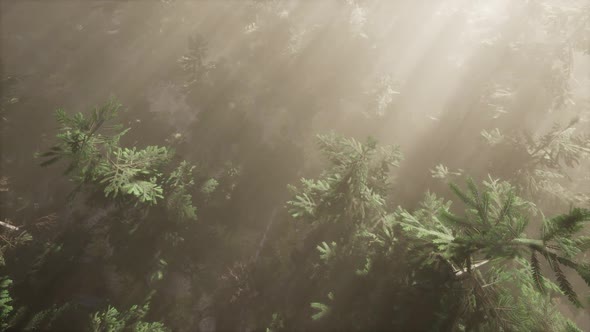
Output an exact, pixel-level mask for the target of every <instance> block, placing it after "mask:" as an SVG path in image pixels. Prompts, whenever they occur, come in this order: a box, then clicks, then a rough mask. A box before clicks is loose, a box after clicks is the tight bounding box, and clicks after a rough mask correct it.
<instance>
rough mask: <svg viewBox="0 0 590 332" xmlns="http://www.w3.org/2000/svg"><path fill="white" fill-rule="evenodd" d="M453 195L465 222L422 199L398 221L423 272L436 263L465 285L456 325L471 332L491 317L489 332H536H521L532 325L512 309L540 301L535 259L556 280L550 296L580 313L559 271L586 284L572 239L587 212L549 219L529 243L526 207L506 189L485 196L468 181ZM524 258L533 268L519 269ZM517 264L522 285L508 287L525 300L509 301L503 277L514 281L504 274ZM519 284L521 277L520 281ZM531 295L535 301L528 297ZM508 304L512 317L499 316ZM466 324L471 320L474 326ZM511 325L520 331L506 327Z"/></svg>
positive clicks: (543, 283) (498, 186)
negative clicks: (555, 293)
mask: <svg viewBox="0 0 590 332" xmlns="http://www.w3.org/2000/svg"><path fill="white" fill-rule="evenodd" d="M451 190H452V191H453V192H454V193H455V195H456V196H457V197H458V198H459V199H460V201H461V202H462V203H463V204H464V205H465V207H466V209H465V212H464V214H463V215H456V214H454V213H452V212H451V211H450V205H449V204H444V203H443V201H442V200H437V199H435V198H434V197H432V195H427V197H426V200H425V202H424V203H423V207H422V208H421V209H419V210H418V211H416V212H414V213H409V212H407V211H405V210H403V209H400V211H399V212H398V213H397V214H398V216H399V217H398V220H399V224H400V226H401V227H402V229H403V230H404V231H405V234H407V235H409V236H411V237H412V239H413V241H417V242H416V243H415V244H413V245H414V246H416V247H419V248H420V251H418V252H419V253H420V256H421V257H422V262H423V264H426V265H430V264H433V263H434V262H435V261H436V259H435V258H437V257H440V258H443V259H444V260H445V261H446V264H447V266H448V267H449V269H450V270H451V271H453V274H454V276H455V280H456V281H455V282H458V283H460V284H462V285H463V289H464V291H463V292H462V295H461V297H462V299H463V300H462V303H463V308H464V309H462V311H463V312H464V314H463V315H462V316H461V317H465V318H463V319H464V321H465V324H467V325H466V326H471V328H474V327H473V326H474V325H473V324H476V323H475V320H476V318H475V317H479V319H481V318H482V317H488V318H493V322H494V323H495V324H500V325H498V326H496V327H488V328H490V329H492V330H505V331H507V330H514V329H515V330H518V331H520V330H526V331H534V330H535V329H534V328H523V329H521V328H520V327H522V324H526V323H527V322H529V323H530V322H531V321H530V320H529V319H524V318H522V317H521V316H519V315H526V314H527V312H528V311H529V310H528V309H525V308H520V309H518V308H516V307H518V306H522V305H524V304H523V303H526V301H527V300H526V299H527V298H531V297H533V295H534V297H533V298H538V297H539V296H541V295H537V293H539V294H542V293H543V292H544V291H545V289H547V288H548V286H547V285H548V281H547V279H545V277H543V275H542V272H541V267H540V266H541V265H540V262H539V259H538V258H539V256H542V257H544V258H545V259H546V261H547V262H548V263H549V266H550V267H551V269H552V270H553V272H554V275H555V279H556V281H557V286H555V287H553V286H552V287H550V288H552V289H553V290H555V291H558V292H560V293H563V294H564V295H566V296H567V297H568V298H569V299H570V301H571V302H572V303H573V304H574V305H577V306H580V305H581V303H580V301H579V300H578V298H577V295H576V293H575V291H574V290H573V288H572V286H571V284H570V283H569V281H568V279H567V277H566V275H565V274H564V272H563V271H562V269H561V266H566V267H569V268H571V269H573V270H575V271H576V272H578V274H579V275H580V276H581V277H582V278H584V279H586V278H587V266H586V264H581V263H576V262H575V261H574V257H576V256H577V255H578V254H580V253H582V248H581V247H580V246H579V244H580V243H583V241H582V242H580V241H576V240H575V239H574V236H575V235H577V233H578V232H579V231H580V230H581V229H582V227H581V225H582V224H583V223H584V222H586V221H588V220H590V215H589V211H587V210H584V209H573V210H572V211H571V212H570V213H569V214H566V215H560V216H556V217H554V218H551V219H548V220H546V224H547V225H546V226H545V231H544V235H543V236H542V238H541V239H532V238H529V237H527V236H526V235H525V233H524V231H525V228H526V226H527V225H528V221H529V214H530V211H531V204H530V203H528V202H526V201H524V200H522V199H521V198H519V197H518V196H516V195H515V193H514V191H515V189H514V188H513V187H512V186H510V185H509V184H508V183H506V182H499V181H497V180H490V181H489V182H484V190H483V191H482V190H480V189H479V188H477V186H476V185H475V183H474V182H473V181H472V180H471V179H468V180H467V191H463V190H461V189H460V188H459V187H458V186H456V185H454V184H451ZM425 207H431V208H430V209H428V208H425ZM524 258H530V263H526V264H525V263H522V261H523V259H524ZM514 261H517V262H521V264H525V265H526V268H525V270H526V271H529V272H528V273H529V274H528V275H529V277H528V279H527V280H521V281H519V282H517V283H513V285H516V287H518V288H519V289H520V291H521V292H524V293H523V295H522V296H519V297H517V298H511V297H510V296H512V295H511V292H512V290H513V288H512V287H510V288H509V289H505V287H506V286H501V285H507V283H506V277H507V276H509V275H510V273H515V272H514V271H515V270H514V269H512V270H510V271H509V272H505V271H506V270H504V268H505V267H508V266H510V263H511V262H514ZM484 265H489V266H491V270H489V269H488V270H482V269H483V268H482V266H484ZM480 270H482V271H486V272H481V271H480ZM519 271H520V270H519ZM506 273H508V274H506ZM519 273H520V272H519ZM519 276H520V277H522V273H521V274H519ZM521 279H522V278H521ZM519 280H520V279H519ZM587 282H588V281H587ZM490 285H496V286H495V287H489V286H490ZM533 289H534V291H535V292H536V293H535V294H533V295H531V292H532V290H533ZM539 291H540V292H539ZM523 299H524V300H523ZM507 301H508V302H510V303H513V304H512V305H511V306H512V307H511V309H509V310H508V311H507V312H504V309H502V310H499V309H498V308H505V307H506V306H507V303H508V302H507ZM511 301H512V302H511ZM523 301H524V302H523ZM548 305H549V304H548ZM517 309H518V310H520V311H518V310H517ZM540 316H542V315H541V314H540ZM469 317H474V318H473V321H470V318H469ZM477 324H479V323H477ZM486 324H488V323H486ZM514 324H516V325H515V326H520V327H519V328H515V327H510V326H512V325H514ZM518 324H521V325H518ZM535 324H536V323H535ZM564 324H565V323H564ZM542 330H545V329H542ZM547 330H548V331H557V330H560V329H555V328H551V329H547Z"/></svg>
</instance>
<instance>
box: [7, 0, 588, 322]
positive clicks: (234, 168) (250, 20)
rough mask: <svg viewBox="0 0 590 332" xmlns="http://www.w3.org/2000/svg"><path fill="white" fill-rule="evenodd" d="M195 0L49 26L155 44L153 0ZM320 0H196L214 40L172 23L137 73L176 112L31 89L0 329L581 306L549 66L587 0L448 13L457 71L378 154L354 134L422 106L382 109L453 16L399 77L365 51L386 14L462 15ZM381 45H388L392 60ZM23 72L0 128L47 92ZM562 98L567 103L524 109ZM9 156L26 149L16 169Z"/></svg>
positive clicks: (581, 210) (440, 317)
mask: <svg viewBox="0 0 590 332" xmlns="http://www.w3.org/2000/svg"><path fill="white" fill-rule="evenodd" d="M196 3H198V2H195V3H190V2H189V3H181V2H175V1H162V2H154V3H153V4H150V5H146V6H148V7H149V9H146V11H147V12H148V14H149V15H150V16H149V17H155V18H157V19H154V20H140V19H139V18H138V17H136V16H138V15H137V13H135V12H134V7H133V6H132V5H114V4H109V3H97V4H95V5H93V6H94V7H95V8H94V9H93V10H96V11H99V12H100V14H96V16H92V17H89V19H88V24H87V26H85V27H82V28H79V29H78V28H77V29H76V30H75V31H76V32H73V33H72V32H71V31H70V32H68V33H65V32H64V33H63V36H62V37H61V38H62V39H64V40H59V43H58V44H60V45H66V46H67V45H70V44H69V43H71V38H74V37H72V36H73V35H74V36H75V34H78V33H81V32H82V33H83V32H84V31H87V30H89V29H90V28H93V29H96V31H102V30H105V31H108V34H109V35H112V36H114V37H112V38H113V40H112V42H113V43H115V44H116V45H118V46H121V45H126V44H125V42H124V41H125V40H126V39H125V38H126V37H125V36H126V35H133V36H136V35H138V36H139V37H137V41H135V43H136V44H137V43H141V41H145V40H148V39H150V38H153V39H155V40H157V42H158V43H163V42H164V40H165V37H164V36H165V34H164V35H162V33H163V32H162V31H177V30H180V28H179V27H178V26H174V24H175V23H170V22H171V19H170V17H172V16H174V15H175V14H177V13H179V12H180V11H183V12H185V11H186V12H190V10H194V7H195V6H196V7H198V6H199V4H196ZM326 3H328V5H326V6H328V7H329V9H330V14H329V15H330V18H331V19H330V20H324V19H323V17H322V16H321V15H319V16H314V17H315V18H314V17H312V18H310V15H309V13H310V11H311V12H313V10H315V9H317V8H316V7H314V5H311V4H308V5H303V4H301V5H299V6H292V3H291V2H290V1H251V2H245V3H244V4H243V5H240V6H237V7H236V8H232V9H228V8H225V7H224V6H225V5H223V4H220V5H212V6H213V7H215V8H216V9H217V10H220V12H221V13H222V14H223V15H226V14H227V15H231V18H232V20H233V22H234V23H235V22H237V23H236V24H235V25H236V26H238V27H239V28H238V32H239V33H236V34H237V35H238V36H239V39H238V41H239V42H238V45H237V46H235V47H234V48H230V49H229V50H227V51H226V52H225V54H224V57H217V56H216V54H215V52H214V51H212V50H211V45H210V44H215V40H213V39H214V38H213V37H210V36H208V35H207V34H191V36H190V37H189V40H188V45H187V46H188V47H187V49H186V50H185V51H184V52H183V54H182V55H180V56H178V57H177V60H178V61H176V62H173V63H167V64H166V66H162V68H160V69H159V70H160V71H161V73H159V74H158V75H159V77H158V79H161V80H164V81H166V82H168V83H169V82H172V83H170V85H171V86H173V88H172V90H174V93H175V96H182V98H183V100H184V102H185V103H186V105H188V107H189V108H190V109H191V110H193V111H195V112H197V120H196V121H193V122H190V121H187V123H182V124H179V123H178V122H174V120H173V119H172V120H170V119H167V118H166V117H165V116H161V115H160V116H153V117H151V118H150V117H149V116H148V115H145V113H143V114H142V115H137V116H136V114H134V113H133V108H138V106H137V105H134V107H132V110H131V111H130V112H121V110H122V105H121V104H120V103H119V102H118V101H117V100H115V99H111V100H109V101H108V102H107V103H104V104H102V106H99V107H96V108H95V109H93V110H90V111H89V112H79V113H74V114H72V113H69V112H66V111H65V110H62V109H60V110H58V111H57V112H55V114H54V115H53V116H54V118H55V121H53V119H52V121H51V122H50V123H51V125H49V126H54V125H55V124H57V126H58V132H57V134H55V135H54V133H53V132H52V135H50V138H44V139H41V138H37V137H35V140H37V141H40V142H42V144H43V146H44V149H43V151H41V152H39V153H37V154H36V155H35V158H34V159H32V158H24V157H22V155H23V154H25V153H30V152H32V151H33V150H35V148H33V147H37V146H38V144H39V143H38V142H33V143H31V142H28V143H23V145H21V146H20V147H16V145H15V147H13V148H8V149H7V150H6V153H5V154H4V155H3V156H2V162H3V165H4V166H5V165H8V166H7V167H4V169H3V174H2V175H3V177H2V178H1V179H0V195H3V196H2V202H1V207H2V216H0V217H2V218H3V219H2V220H4V221H0V273H1V275H0V329H3V330H9V331H10V330H15V331H20V330H30V331H35V330H54V331H64V330H75V331H86V330H90V331H194V330H199V331H216V330H217V331H226V330H227V331H267V332H270V331H274V332H277V331H312V330H317V331H329V330H334V331H350V330H355V331H382V330H388V331H505V332H507V331H581V329H580V328H578V327H577V326H576V324H574V323H573V321H572V317H571V316H568V315H567V314H566V313H564V311H563V308H564V307H567V306H569V307H573V308H576V307H577V308H583V309H581V310H587V308H588V307H589V306H590V298H589V297H588V293H587V292H588V288H587V287H586V286H590V261H589V260H588V257H589V256H588V253H589V252H590V234H589V233H588V229H589V228H588V222H589V221H590V209H589V208H590V205H589V204H590V197H589V196H588V195H587V194H588V192H583V190H582V192H580V190H579V189H580V188H581V189H584V187H583V184H587V183H588V181H587V178H588V175H587V167H588V157H590V137H589V136H588V135H587V132H588V131H587V129H588V127H587V124H586V119H585V118H584V117H585V116H586V114H585V113H584V111H585V110H584V109H583V107H582V106H579V105H584V104H583V101H584V100H583V97H580V96H578V95H576V94H575V93H574V92H573V88H572V87H571V86H570V85H571V84H572V83H571V81H572V80H571V77H572V75H573V74H572V72H573V69H572V67H573V63H574V58H573V57H574V56H573V54H574V53H576V54H586V56H587V55H588V54H590V52H589V51H590V49H588V47H587V46H588V45H587V44H588V38H587V37H588V36H589V35H590V33H587V32H590V17H588V15H587V13H588V12H590V10H589V9H590V7H589V6H588V5H587V4H585V3H582V4H581V5H580V6H579V7H576V8H571V7H567V6H563V5H562V4H561V3H559V1H539V2H531V1H515V2H513V3H512V4H511V5H510V6H512V7H511V9H512V10H511V11H510V12H511V13H514V14H511V16H509V17H507V18H505V21H503V22H502V23H501V24H500V25H499V28H497V27H494V28H493V29H489V30H486V29H482V31H479V30H477V29H475V28H474V29H473V31H478V33H476V34H475V35H474V36H471V35H465V36H463V35H462V39H461V43H462V45H463V46H462V47H467V48H469V49H471V50H474V51H473V53H474V54H475V55H473V56H472V57H471V58H468V59H466V62H465V63H464V64H463V65H462V66H460V67H459V68H456V69H454V70H455V72H453V75H455V76H457V77H468V78H466V79H464V80H463V81H461V80H458V81H457V82H455V83H456V84H457V85H458V86H460V87H462V88H464V89H465V91H462V92H461V93H458V94H457V96H456V97H455V98H454V99H453V100H452V101H451V102H449V103H448V104H449V105H448V108H449V109H448V110H447V109H442V110H441V109H440V108H441V107H439V106H437V105H434V104H435V102H436V99H434V100H433V105H430V106H432V108H433V109H436V110H439V111H441V112H440V114H434V115H433V117H434V116H436V117H438V118H437V119H436V123H437V125H435V126H434V127H432V128H429V129H430V131H428V134H427V135H423V141H419V140H417V141H416V142H413V143H414V144H413V145H412V149H410V150H408V151H405V150H404V151H403V153H402V148H401V147H397V146H392V145H381V144H379V143H378V139H376V138H373V136H372V135H371V134H374V136H377V137H378V138H379V141H380V142H383V141H385V142H387V141H394V140H396V139H399V140H403V135H402V134H399V135H398V134H397V132H401V131H402V130H401V129H403V128H404V127H408V126H412V125H415V126H416V128H417V129H416V130H421V129H420V128H422V127H420V126H421V125H418V124H420V123H422V122H424V121H426V120H425V119H422V118H419V119H418V118H414V119H409V120H404V118H405V117H406V116H404V114H405V113H404V112H409V111H412V107H411V106H412V97H411V96H412V94H415V93H416V92H414V91H417V90H420V89H422V87H421V86H420V84H421V83H422V82H423V78H424V77H429V76H428V75H429V70H434V69H437V65H440V63H441V62H440V61H442V60H440V59H439V56H438V54H437V53H438V52H441V50H443V49H445V43H446V42H448V41H449V40H450V39H452V37H453V36H456V34H457V31H458V30H460V29H461V26H452V25H451V26H449V27H448V28H447V29H448V30H445V31H443V32H441V35H440V41H439V42H435V43H434V45H433V46H432V48H433V50H432V54H433V55H432V57H425V58H426V60H424V61H423V62H422V63H421V64H420V66H418V67H422V68H423V69H422V70H420V69H418V70H416V71H415V72H414V73H413V75H414V76H412V77H403V76H404V75H403V74H402V73H399V72H391V73H385V74H383V75H375V74H374V72H372V71H371V70H369V69H370V68H371V65H372V64H373V63H374V62H376V61H377V59H379V58H380V54H381V53H380V52H381V50H382V49H383V48H385V44H386V43H388V42H391V40H394V41H395V42H396V43H399V45H401V46H400V47H403V45H405V41H406V40H405V38H406V37H404V35H403V33H401V32H395V31H391V34H392V36H388V38H383V37H382V33H380V32H382V31H381V29H382V24H383V22H384V21H387V22H388V21H389V19H390V17H389V16H390V13H400V12H404V13H405V14H404V15H405V16H406V20H407V22H406V21H404V19H403V17H402V18H399V20H400V21H401V23H398V24H399V27H404V26H405V27H407V26H408V24H409V23H408V22H410V21H413V20H416V21H419V20H420V19H421V18H423V17H426V16H427V14H432V15H434V14H435V13H436V15H443V16H444V15H449V17H450V18H451V19H452V20H454V22H463V21H465V22H471V21H473V18H474V17H476V18H477V15H479V14H478V13H475V12H472V11H475V9H476V8H477V5H473V7H470V6H467V8H466V9H456V8H455V9H453V8H452V5H453V3H452V1H450V2H449V6H448V8H447V9H448V10H449V11H450V13H449V12H445V10H443V9H444V8H442V9H441V8H439V7H437V6H433V5H431V4H421V3H419V4H410V3H409V2H406V3H404V2H387V1H378V0H371V1H347V2H343V3H336V2H335V3H331V2H329V1H328V2H326ZM216 6H217V7H216ZM160 10H161V12H160ZM324 10H326V9H324ZM222 14H220V15H221V16H223V15H222ZM101 15H103V16H104V17H107V18H109V19H108V20H104V21H100V20H96V17H102V16H101ZM396 15H397V14H396ZM111 17H114V18H116V20H110V18H111ZM114 21H116V22H118V23H116V24H115V23H113V22H114ZM138 21H142V22H143V23H138ZM400 21H397V22H400ZM121 22H123V23H121ZM404 24H405V25H404ZM457 24H458V23H457ZM470 24H471V23H470ZM480 24H482V25H483V27H484V28H486V27H489V26H493V24H494V22H483V23H480ZM112 25H116V26H112ZM170 25H172V26H170ZM178 25H179V26H180V23H178ZM138 26H140V27H141V28H138ZM409 26H412V25H411V24H410V25H409ZM244 27H245V28H244ZM63 29H64V31H65V30H66V28H63ZM225 29H227V30H228V31H229V30H231V27H226V28H225ZM137 30H140V32H137ZM538 30H542V31H543V32H544V33H545V34H544V36H545V37H544V38H542V39H541V40H539V39H538V38H537V37H536V36H537V35H538ZM68 31H69V30H68ZM111 31H116V32H113V33H111ZM228 31H224V32H228ZM400 31H401V29H400ZM230 32H231V31H230ZM209 33H211V32H209ZM228 33H229V32H228ZM234 33H235V32H234ZM64 36H65V37H64ZM136 44H133V43H132V44H131V45H136ZM125 47H129V48H130V49H133V47H134V46H128V45H126V46H125ZM335 48H336V49H335ZM60 52H61V51H60ZM60 52H57V53H56V54H53V53H51V52H49V56H50V57H52V58H55V59H58V58H60V54H62V53H60ZM129 52H131V51H129ZM334 52H339V57H340V59H339V61H333V59H334V56H335V53H334ZM115 53H116V52H115ZM399 53H400V54H392V59H390V60H388V61H391V62H392V63H396V62H403V60H404V55H403V52H399ZM269 54H277V55H276V57H273V58H272V61H269V59H268V55H269ZM489 54H491V55H489ZM497 54H503V58H502V59H497V58H496V57H495V55H497ZM82 55H83V54H82ZM533 55H534V56H533ZM70 60H71V59H70ZM54 61H57V60H54ZM499 63H501V64H502V65H501V66H500V65H499ZM48 67H49V66H48ZM498 67H500V68H501V70H496V68H498ZM72 68H74V69H72ZM61 69H63V70H64V71H67V73H65V74H64V73H62V74H61V76H60V75H57V76H52V75H49V74H47V72H49V71H50V70H51V68H45V67H43V68H42V70H40V71H41V72H40V73H39V74H38V76H39V82H38V83H37V82H36V83H35V84H39V86H41V87H45V88H48V87H50V86H51V87H53V85H57V83H56V82H55V81H50V80H49V79H46V80H45V78H44V77H50V76H51V77H53V80H58V81H60V79H62V80H63V81H64V82H62V83H63V84H66V83H67V84H66V87H67V88H69V89H75V86H74V85H75V84H76V82H83V81H84V80H83V76H84V75H81V74H79V73H76V72H75V66H68V65H64V66H63V68H61ZM445 73H446V72H443V73H442V74H445ZM471 73H477V75H471ZM439 74H440V75H442V74H441V73H439ZM158 75H155V76H158ZM97 76H99V75H98V74H97ZM376 76H377V77H376ZM56 77H57V78H56ZM530 77H534V78H535V79H532V81H533V82H532V83H531V82H530V81H527V78H530ZM521 78H522V79H521ZM68 79H71V80H72V81H71V82H69V81H68ZM19 80H21V81H19ZM27 80H30V78H26V77H23V78H18V79H15V78H14V77H10V78H4V77H3V82H2V85H3V87H10V89H6V91H8V92H7V93H8V94H7V97H6V98H3V100H2V109H1V110H0V111H1V112H2V113H1V115H2V116H3V117H5V118H6V119H8V120H6V121H11V122H9V123H10V126H3V127H2V132H1V133H0V134H2V137H3V138H6V137H16V136H15V135H17V134H16V132H18V131H22V130H23V129H22V128H19V126H18V125H19V124H23V123H24V121H25V120H23V118H24V117H25V116H24V115H23V114H25V113H23V114H18V113H16V112H15V111H14V110H15V109H18V107H23V108H25V107H30V106H31V105H32V104H33V102H32V101H31V100H37V101H38V102H39V101H42V102H46V103H47V104H49V105H52V102H48V101H50V100H52V99H57V98H58V96H60V93H59V92H56V91H54V90H49V89H41V90H43V91H46V92H43V93H45V94H46V96H43V97H36V98H38V99H34V98H35V97H33V96H32V92H24V91H21V90H19V89H20V88H19V85H27V84H29V86H32V85H30V84H32V83H30V82H29V83H27V82H28V81H27ZM23 82H24V83H23ZM72 82H74V83H72ZM105 82H108V80H106V81H103V82H101V84H106V83H105ZM326 82H330V84H329V85H326ZM25 83H27V84H25ZM35 86H36V85H35ZM53 88H55V87H53ZM424 89H426V90H425V92H424V93H428V92H429V90H428V87H425V88H424ZM530 91H534V93H535V95H533V96H532V95H531V93H530ZM27 93H28V95H27ZM134 93H137V92H136V91H126V92H125V93H123V94H124V95H125V94H126V95H127V97H123V99H127V98H129V97H128V96H129V95H133V94H134ZM13 94H14V96H13ZM19 94H21V95H20V97H18V96H19ZM536 94H538V95H540V97H536ZM27 96H28V98H29V99H28V100H29V101H28V102H27V101H26V100H27ZM101 97H102V96H101ZM532 97H534V98H532ZM19 98H20V99H19ZM404 98H405V99H404ZM21 99H23V100H24V101H25V102H21ZM531 100H533V101H531ZM81 104H82V103H81ZM138 104H139V106H142V105H145V102H144V103H142V102H138ZM20 105H24V106H20ZM350 105H354V106H353V107H355V108H360V109H362V110H363V112H356V113H354V112H345V111H344V110H343V109H345V108H347V107H350ZM529 108H535V111H534V112H535V113H531V111H530V110H529ZM557 111H559V112H557ZM556 113H559V114H558V115H556ZM531 114H533V116H531ZM136 117H137V118H141V121H140V122H137V121H131V120H134V119H135V118H136ZM564 117H566V118H568V119H569V118H574V119H573V120H572V121H569V122H568V123H567V124H565V125H563V124H560V123H557V124H555V125H554V126H553V127H550V128H546V130H544V131H543V130H535V131H534V132H533V131H532V130H529V128H535V129H536V128H537V127H538V124H539V122H544V121H546V119H549V120H554V119H555V120H559V119H563V118H564ZM531 118H532V119H531ZM40 119H41V120H43V121H40V122H44V121H45V120H47V118H46V115H43V116H42V117H40ZM322 119H324V120H325V119H328V121H322ZM539 119H542V120H543V121H541V120H539ZM19 121H21V122H19ZM433 121H434V120H433ZM27 123H28V122H27ZM48 123H49V122H48ZM137 123H140V125H138V124H137ZM351 123H352V124H353V125H350V124H351ZM45 126H48V125H47V124H45ZM26 128H28V127H26ZM523 128H524V129H523ZM422 129H423V128H422ZM43 130H47V129H43ZM331 130H334V131H331ZM47 131H49V130H47ZM384 131H385V132H388V133H389V132H394V133H393V134H391V135H384V134H383V132H384ZM146 132H148V134H147V135H146V134H145V133H146ZM318 132H319V133H322V134H319V135H316V133H318ZM335 132H338V133H340V134H337V133H335ZM366 137H368V138H366ZM358 138H362V139H358ZM480 138H483V139H480ZM478 139H479V140H478ZM465 140H468V141H472V142H475V143H473V144H472V145H466V144H463V143H462V142H463V141H465ZM310 142H312V143H313V144H308V143H310ZM20 150H22V151H20ZM23 151H24V152H23ZM30 154H32V153H30ZM481 155H483V156H485V158H479V159H478V158H477V156H481ZM13 159H16V160H17V161H13ZM482 159H485V160H482ZM8 160H11V161H10V163H9V162H8ZM27 163H31V164H34V166H33V167H35V171H28V172H29V173H27V171H22V172H23V173H18V172H20V171H21V170H20V168H23V169H25V168H26V167H29V166H26V165H25V164H27ZM39 164H40V165H41V166H43V168H41V167H39ZM26 169H27V170H28V169H30V168H26ZM37 169H39V170H37ZM41 170H42V171H41ZM4 172H6V173H4ZM40 172H45V173H40ZM5 174H6V176H10V178H8V177H4V175H5ZM16 174H21V175H20V177H15V176H14V175H16ZM22 174H25V176H22ZM27 174H29V175H30V174H33V175H37V176H39V175H40V174H41V175H44V176H51V177H52V178H53V180H51V182H49V183H50V185H49V187H50V188H49V189H47V191H48V195H49V196H50V197H51V198H43V199H44V202H41V205H42V206H41V207H38V206H35V204H33V203H32V201H27V199H26V193H27V189H24V186H25V185H24V184H22V183H20V184H19V182H18V181H19V179H23V178H25V177H26V175H27ZM56 174H63V176H61V175H59V176H56ZM302 174H303V178H301V176H302ZM32 177H33V176H32ZM298 178H301V179H300V181H299V183H297V182H296V181H297V179H298ZM441 180H442V181H441ZM21 182H24V180H21ZM289 183H290V184H291V185H289ZM580 184H582V186H580ZM576 185H578V186H577V187H576ZM52 186H53V187H52ZM23 197H25V199H23ZM37 204H38V203H37ZM568 303H569V304H568Z"/></svg>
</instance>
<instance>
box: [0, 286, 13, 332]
mask: <svg viewBox="0 0 590 332" xmlns="http://www.w3.org/2000/svg"><path fill="white" fill-rule="evenodd" d="M10 285H12V280H10V279H9V278H7V277H2V278H0V328H2V329H5V328H7V327H8V319H9V318H10V316H11V313H12V310H13V309H14V308H13V307H12V305H11V302H12V297H11V296H10V293H9V291H8V289H9V288H10Z"/></svg>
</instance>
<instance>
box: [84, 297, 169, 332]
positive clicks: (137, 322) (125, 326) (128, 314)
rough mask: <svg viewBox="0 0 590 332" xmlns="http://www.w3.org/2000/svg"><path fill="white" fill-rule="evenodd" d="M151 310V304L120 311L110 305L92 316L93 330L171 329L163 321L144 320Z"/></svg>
mask: <svg viewBox="0 0 590 332" xmlns="http://www.w3.org/2000/svg"><path fill="white" fill-rule="evenodd" d="M148 310H149V304H145V305H143V306H142V307H139V306H137V305H134V306H132V307H131V308H129V310H127V311H123V312H119V311H118V310H117V309H116V308H115V307H112V306H109V307H108V308H106V309H105V310H103V311H99V312H96V313H95V314H93V315H92V317H91V331H93V332H123V331H133V332H166V331H170V329H168V328H167V327H165V326H164V325H163V324H162V323H159V322H152V323H148V322H145V321H143V318H144V317H145V315H146V314H147V312H148Z"/></svg>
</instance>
